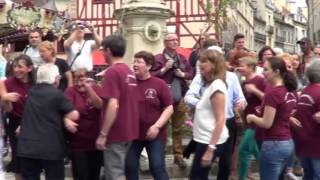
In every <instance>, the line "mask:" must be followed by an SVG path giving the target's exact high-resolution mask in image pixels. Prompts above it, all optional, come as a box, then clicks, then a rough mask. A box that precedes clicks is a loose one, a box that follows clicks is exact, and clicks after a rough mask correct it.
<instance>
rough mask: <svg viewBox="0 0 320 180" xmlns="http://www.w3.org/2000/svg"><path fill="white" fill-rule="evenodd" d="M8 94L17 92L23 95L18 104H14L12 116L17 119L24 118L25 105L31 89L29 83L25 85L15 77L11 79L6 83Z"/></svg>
mask: <svg viewBox="0 0 320 180" xmlns="http://www.w3.org/2000/svg"><path fill="white" fill-rule="evenodd" d="M4 84H5V86H6V89H7V92H8V93H10V92H15V93H18V94H20V95H21V97H20V98H19V100H18V101H17V102H14V103H12V111H11V114H12V115H13V116H14V117H16V118H22V113H23V109H24V105H25V103H26V99H27V95H28V92H29V89H30V87H31V86H30V84H29V83H23V82H21V81H19V80H18V79H16V78H15V77H9V78H8V79H6V80H5V81H4Z"/></svg>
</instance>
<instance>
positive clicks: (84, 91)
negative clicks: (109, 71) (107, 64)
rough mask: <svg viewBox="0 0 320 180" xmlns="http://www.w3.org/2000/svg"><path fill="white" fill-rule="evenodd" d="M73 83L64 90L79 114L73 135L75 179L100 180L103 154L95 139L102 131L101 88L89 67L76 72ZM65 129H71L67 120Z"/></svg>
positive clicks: (71, 143) (72, 151)
mask: <svg viewBox="0 0 320 180" xmlns="http://www.w3.org/2000/svg"><path fill="white" fill-rule="evenodd" d="M74 82H75V86H74V87H69V88H68V89H67V90H66V92H65V93H66V95H67V96H68V98H69V99H70V101H71V102H72V104H73V105H74V106H75V108H76V109H77V110H78V111H79V113H80V118H79V120H77V122H76V123H77V124H78V127H77V129H76V131H74V132H73V134H71V136H70V148H71V162H72V174H73V179H75V180H80V179H82V180H99V175H100V168H101V164H102V153H101V152H100V151H98V150H97V149H96V147H95V141H96V139H97V137H98V134H99V125H100V115H101V112H100V109H101V107H102V99H101V98H100V96H99V95H100V94H101V88H100V87H99V86H98V85H97V84H96V83H95V82H94V80H92V79H89V78H88V72H87V70H86V69H77V70H76V71H75V72H74ZM66 128H67V129H69V127H68V124H67V123H66ZM69 131H72V129H71V130H70V129H69Z"/></svg>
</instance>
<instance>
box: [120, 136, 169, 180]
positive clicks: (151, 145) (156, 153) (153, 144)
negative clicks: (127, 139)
mask: <svg viewBox="0 0 320 180" xmlns="http://www.w3.org/2000/svg"><path fill="white" fill-rule="evenodd" d="M144 147H145V148H146V150H147V154H148V157H149V168H150V171H151V174H152V176H153V178H154V179H155V180H169V176H168V174H167V171H166V166H165V159H164V142H163V141H161V140H153V141H133V142H132V144H131V147H130V149H129V152H128V154H127V158H126V177H127V180H139V159H140V155H141V152H142V150H143V148H144Z"/></svg>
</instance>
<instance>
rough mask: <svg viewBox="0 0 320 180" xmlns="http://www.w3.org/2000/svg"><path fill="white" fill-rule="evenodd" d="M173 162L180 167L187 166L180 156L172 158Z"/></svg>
mask: <svg viewBox="0 0 320 180" xmlns="http://www.w3.org/2000/svg"><path fill="white" fill-rule="evenodd" d="M174 163H175V164H176V165H178V166H179V168H180V169H185V168H186V167H187V164H186V162H185V161H184V160H183V158H182V157H176V158H174Z"/></svg>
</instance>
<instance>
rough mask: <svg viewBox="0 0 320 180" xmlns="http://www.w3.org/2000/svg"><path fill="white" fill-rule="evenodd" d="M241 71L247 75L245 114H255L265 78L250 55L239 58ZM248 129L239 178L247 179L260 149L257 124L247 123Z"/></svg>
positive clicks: (241, 149) (261, 95) (240, 162)
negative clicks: (259, 72)
mask: <svg viewBox="0 0 320 180" xmlns="http://www.w3.org/2000/svg"><path fill="white" fill-rule="evenodd" d="M239 63H240V66H239V68H238V71H239V73H240V74H241V75H242V76H244V77H245V79H246V80H245V81H244V82H243V84H242V87H243V90H244V91H243V92H244V95H245V97H246V100H247V102H248V105H247V107H246V108H245V110H244V112H243V116H244V117H246V116H247V115H248V114H255V113H256V107H258V106H260V104H261V101H262V98H263V96H264V90H265V87H266V83H265V80H264V78H263V77H262V76H260V75H258V74H256V73H255V72H256V66H257V63H258V61H257V60H256V59H255V58H253V57H250V56H246V57H243V58H241V59H239ZM246 125H247V129H246V131H245V132H244V136H243V138H242V141H241V144H240V148H239V172H238V174H239V180H243V179H247V171H248V168H249V165H250V160H251V156H252V155H253V156H255V158H256V159H257V160H259V149H258V145H257V142H256V139H255V125H252V124H246Z"/></svg>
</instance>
